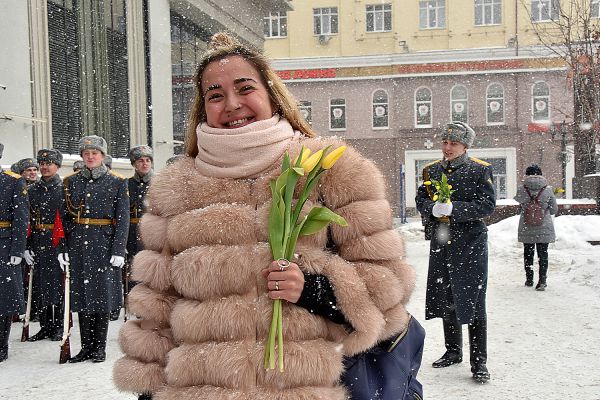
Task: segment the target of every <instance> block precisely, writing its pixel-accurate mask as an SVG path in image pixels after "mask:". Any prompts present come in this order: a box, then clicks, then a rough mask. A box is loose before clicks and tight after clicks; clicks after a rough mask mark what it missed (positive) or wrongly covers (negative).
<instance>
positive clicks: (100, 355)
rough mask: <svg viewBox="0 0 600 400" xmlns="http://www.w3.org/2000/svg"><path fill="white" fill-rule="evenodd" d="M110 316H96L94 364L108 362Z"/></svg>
mask: <svg viewBox="0 0 600 400" xmlns="http://www.w3.org/2000/svg"><path fill="white" fill-rule="evenodd" d="M109 317H110V315H109V314H108V313H107V314H101V313H98V314H94V353H93V355H92V361H93V362H103V361H104V360H106V338H107V336H108V320H109Z"/></svg>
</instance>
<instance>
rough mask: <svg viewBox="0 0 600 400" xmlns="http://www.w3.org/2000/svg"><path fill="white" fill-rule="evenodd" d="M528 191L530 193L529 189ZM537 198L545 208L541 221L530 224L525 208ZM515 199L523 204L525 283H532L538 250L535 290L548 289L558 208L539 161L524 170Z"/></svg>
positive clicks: (521, 226)
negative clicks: (527, 221)
mask: <svg viewBox="0 0 600 400" xmlns="http://www.w3.org/2000/svg"><path fill="white" fill-rule="evenodd" d="M528 191H529V193H528ZM538 195H539V197H538V201H539V203H540V205H541V207H542V209H543V210H544V219H543V220H542V223H541V225H531V224H528V223H526V222H525V208H526V206H527V204H528V203H529V202H530V201H531V200H532V198H536V197H537V196H538ZM515 200H516V201H517V202H519V205H520V206H521V212H520V215H521V216H520V218H519V231H518V240H519V242H521V243H523V258H524V261H525V286H533V257H534V255H535V252H536V250H537V255H538V262H539V266H540V269H539V281H538V283H537V285H536V286H535V289H536V290H540V291H543V290H546V287H547V285H546V278H547V275H548V244H549V243H553V242H554V241H555V240H556V235H555V233H554V222H553V221H552V216H553V215H554V214H556V212H557V211H558V205H557V204H556V197H554V191H553V190H552V187H550V186H548V182H547V181H546V178H544V177H543V176H542V169H541V168H540V167H539V166H538V165H535V164H533V165H530V166H529V167H527V169H526V170H525V178H524V179H523V185H522V186H520V187H519V188H518V189H517V195H516V196H515Z"/></svg>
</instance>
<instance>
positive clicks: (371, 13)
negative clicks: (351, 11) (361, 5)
mask: <svg viewBox="0 0 600 400" xmlns="http://www.w3.org/2000/svg"><path fill="white" fill-rule="evenodd" d="M391 30H392V5H391V4H371V5H368V6H367V32H387V31H391Z"/></svg>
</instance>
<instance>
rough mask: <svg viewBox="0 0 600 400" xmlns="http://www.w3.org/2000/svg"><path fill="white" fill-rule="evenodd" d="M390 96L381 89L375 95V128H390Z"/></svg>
mask: <svg viewBox="0 0 600 400" xmlns="http://www.w3.org/2000/svg"><path fill="white" fill-rule="evenodd" d="M388 109H389V102H388V95H387V92H386V91H385V90H382V89H379V90H376V91H375V93H373V128H374V129H382V128H388V127H389V119H388Z"/></svg>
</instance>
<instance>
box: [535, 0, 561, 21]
mask: <svg viewBox="0 0 600 400" xmlns="http://www.w3.org/2000/svg"><path fill="white" fill-rule="evenodd" d="M559 13H560V0H531V20H532V21H533V22H545V21H555V20H557V19H558V17H559Z"/></svg>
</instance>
